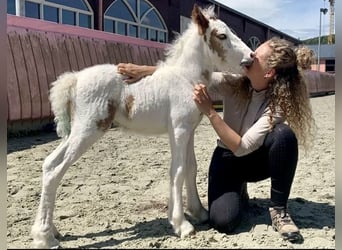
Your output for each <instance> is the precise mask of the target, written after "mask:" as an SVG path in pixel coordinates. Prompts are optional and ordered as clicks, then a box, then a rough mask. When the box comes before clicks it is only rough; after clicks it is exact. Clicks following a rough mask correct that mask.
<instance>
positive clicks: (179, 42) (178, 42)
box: [165, 5, 216, 63]
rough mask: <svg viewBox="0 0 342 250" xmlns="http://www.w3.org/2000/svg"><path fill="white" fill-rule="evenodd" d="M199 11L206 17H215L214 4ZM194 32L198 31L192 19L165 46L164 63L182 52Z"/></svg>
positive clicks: (177, 56)
mask: <svg viewBox="0 0 342 250" xmlns="http://www.w3.org/2000/svg"><path fill="white" fill-rule="evenodd" d="M200 11H201V12H202V14H203V15H204V16H205V17H206V18H207V19H216V14H215V6H213V5H211V6H208V7H206V8H204V9H202V8H200ZM194 32H197V33H198V27H197V24H196V23H195V22H194V21H193V20H191V22H190V23H189V24H188V27H187V29H186V30H185V31H184V32H183V34H180V33H177V35H176V38H175V40H174V41H173V42H172V43H171V46H168V47H167V48H166V50H165V56H166V60H165V63H170V62H172V61H173V60H174V59H177V58H179V57H180V56H181V55H182V54H183V51H184V47H185V44H186V41H187V40H188V39H189V38H190V37H191V36H192V34H193V33H194Z"/></svg>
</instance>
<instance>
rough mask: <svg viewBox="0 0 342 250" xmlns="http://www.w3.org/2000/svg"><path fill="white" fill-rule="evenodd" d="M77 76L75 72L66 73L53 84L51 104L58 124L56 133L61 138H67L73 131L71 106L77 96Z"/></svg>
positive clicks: (50, 97) (50, 96)
mask: <svg viewBox="0 0 342 250" xmlns="http://www.w3.org/2000/svg"><path fill="white" fill-rule="evenodd" d="M76 82H77V75H76V73H75V72H66V73H64V74H62V75H61V76H59V77H58V79H57V80H56V81H54V82H53V83H52V88H51V89H50V95H49V99H50V103H51V109H52V112H53V113H54V115H55V119H54V120H55V123H56V124H57V128H56V132H57V135H58V136H59V137H62V138H63V137H65V136H68V135H69V134H70V130H71V124H70V120H71V114H70V112H71V105H72V99H73V97H74V96H75V95H74V93H75V89H76Z"/></svg>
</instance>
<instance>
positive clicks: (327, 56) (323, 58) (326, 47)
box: [307, 44, 336, 73]
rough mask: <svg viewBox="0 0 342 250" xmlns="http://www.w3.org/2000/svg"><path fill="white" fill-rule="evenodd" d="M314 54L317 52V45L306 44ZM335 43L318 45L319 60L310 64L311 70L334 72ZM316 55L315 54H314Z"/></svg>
mask: <svg viewBox="0 0 342 250" xmlns="http://www.w3.org/2000/svg"><path fill="white" fill-rule="evenodd" d="M307 47H309V48H310V49H312V50H313V51H314V52H315V54H316V55H317V53H318V45H307ZM335 55H336V54H335V44H321V45H320V62H319V63H317V64H313V65H311V69H312V70H317V71H321V72H329V73H335ZM316 57H317V56H316Z"/></svg>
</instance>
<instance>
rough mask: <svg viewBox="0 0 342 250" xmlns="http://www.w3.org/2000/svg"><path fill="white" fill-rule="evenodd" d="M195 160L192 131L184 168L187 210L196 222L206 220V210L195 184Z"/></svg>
mask: <svg viewBox="0 0 342 250" xmlns="http://www.w3.org/2000/svg"><path fill="white" fill-rule="evenodd" d="M196 176H197V162H196V156H195V150H194V132H192V134H191V136H190V139H189V143H188V147H187V164H186V168H185V186H186V192H187V211H188V213H189V214H190V215H191V217H193V218H194V219H195V220H197V221H198V222H201V223H202V222H205V221H207V220H208V211H207V210H206V209H205V208H204V207H203V205H202V203H201V201H200V198H199V195H198V191H197V185H196Z"/></svg>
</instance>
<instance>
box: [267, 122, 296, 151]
mask: <svg viewBox="0 0 342 250" xmlns="http://www.w3.org/2000/svg"><path fill="white" fill-rule="evenodd" d="M265 144H266V145H273V144H275V145H282V147H284V146H290V147H293V148H297V147H298V141H297V137H296V134H295V133H294V132H293V130H292V129H291V128H290V127H289V126H288V125H287V124H284V123H280V124H276V125H275V126H274V128H273V130H272V131H271V132H270V133H269V134H268V135H267V136H266V139H265Z"/></svg>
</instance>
